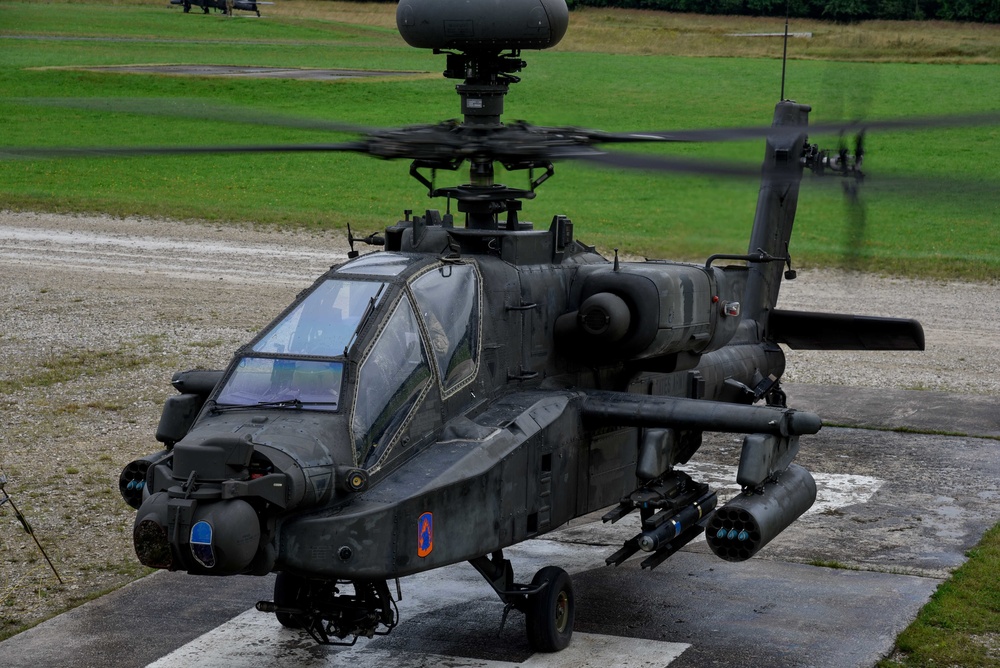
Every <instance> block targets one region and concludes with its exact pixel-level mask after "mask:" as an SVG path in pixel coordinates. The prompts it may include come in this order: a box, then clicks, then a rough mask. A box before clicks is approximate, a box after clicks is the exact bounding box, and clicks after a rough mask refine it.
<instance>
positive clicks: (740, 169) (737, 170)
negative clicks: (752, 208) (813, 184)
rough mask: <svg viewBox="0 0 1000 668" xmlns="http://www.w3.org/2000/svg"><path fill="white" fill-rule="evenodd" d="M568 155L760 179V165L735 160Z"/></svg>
mask: <svg viewBox="0 0 1000 668" xmlns="http://www.w3.org/2000/svg"><path fill="white" fill-rule="evenodd" d="M565 157H567V158H572V159H575V160H583V161H585V162H593V163H596V164H599V165H602V166H605V167H621V168H625V169H638V170H642V171H650V172H671V173H675V174H700V175H704V176H726V177H735V178H740V179H759V178H760V175H761V168H760V165H759V164H758V165H755V166H751V165H743V164H740V163H733V162H728V163H727V162H716V161H711V160H700V159H696V158H684V157H676V156H660V155H638V154H636V153H622V152H609V153H590V154H586V155H579V154H577V155H567V156H565Z"/></svg>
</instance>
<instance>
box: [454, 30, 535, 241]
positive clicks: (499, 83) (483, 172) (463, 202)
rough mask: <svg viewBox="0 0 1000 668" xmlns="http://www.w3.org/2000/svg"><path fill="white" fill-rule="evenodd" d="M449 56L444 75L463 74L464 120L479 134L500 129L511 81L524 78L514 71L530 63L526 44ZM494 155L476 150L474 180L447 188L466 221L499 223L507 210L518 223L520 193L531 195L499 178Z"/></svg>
mask: <svg viewBox="0 0 1000 668" xmlns="http://www.w3.org/2000/svg"><path fill="white" fill-rule="evenodd" d="M447 56H448V64H447V69H446V70H445V71H444V76H445V77H447V78H449V79H461V80H462V83H460V84H458V85H456V86H455V91H456V92H457V93H458V95H459V98H460V99H461V104H462V126H463V127H464V128H466V129H467V130H469V131H472V132H473V133H476V134H479V133H482V134H489V133H494V132H496V131H498V130H500V129H501V128H502V127H503V122H502V121H501V120H500V117H501V116H502V115H503V103H504V97H505V96H506V95H507V91H508V90H509V89H510V84H513V83H517V82H518V81H520V80H521V79H520V78H519V77H516V76H514V75H513V74H512V73H513V72H520V71H521V69H522V68H523V67H525V66H526V65H527V63H525V62H524V61H523V60H521V58H520V50H518V49H511V50H510V52H508V53H502V52H500V51H498V50H488V51H480V50H470V51H462V52H459V53H453V52H447ZM494 161H495V160H494V158H493V157H492V156H489V155H472V156H471V157H469V183H468V184H467V185H465V186H459V187H458V188H454V189H445V191H447V192H445V191H442V192H443V194H446V195H448V196H455V197H456V199H457V200H458V210H459V211H461V212H463V213H465V214H466V227H469V228H472V229H490V230H495V229H498V227H499V215H500V214H501V213H505V212H506V213H507V214H508V223H509V225H513V226H516V222H517V213H516V212H517V211H519V210H520V208H521V202H520V201H519V198H520V197H523V196H525V192H526V191H522V190H514V189H508V188H506V187H505V186H503V185H500V184H497V183H496V182H495V180H494V169H493V163H494ZM529 194H532V193H529Z"/></svg>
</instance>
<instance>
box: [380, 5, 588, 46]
mask: <svg viewBox="0 0 1000 668" xmlns="http://www.w3.org/2000/svg"><path fill="white" fill-rule="evenodd" d="M568 25H569V9H568V8H567V7H566V2H565V0H400V3H399V6H398V7H397V8H396V27H397V28H398V29H399V34H400V35H402V36H403V39H404V40H406V43H407V44H409V45H410V46H415V47H417V48H420V49H457V50H460V51H466V52H471V51H493V52H498V51H502V50H507V49H547V48H549V47H551V46H555V45H556V44H558V43H559V40H561V39H562V38H563V35H565V34H566V28H567V26H568Z"/></svg>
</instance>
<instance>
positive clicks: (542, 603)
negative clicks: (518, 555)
mask: <svg viewBox="0 0 1000 668" xmlns="http://www.w3.org/2000/svg"><path fill="white" fill-rule="evenodd" d="M543 584H544V585H546V586H545V587H544V588H543V589H542V590H541V591H540V592H538V593H537V594H532V595H531V596H529V597H528V602H527V609H526V610H525V616H526V618H527V619H526V620H525V621H526V626H527V631H528V644H529V645H531V648H532V649H533V650H535V651H537V652H558V651H559V650H561V649H565V647H566V646H567V645H569V641H570V638H572V637H573V616H574V610H575V603H574V601H573V583H572V581H570V579H569V574H568V573H566V571H564V570H563V569H561V568H558V567H556V566H546V567H545V568H543V569H542V570H540V571H538V572H537V573H535V577H534V578H533V579H532V581H531V585H532V587H540V586H542V585H543Z"/></svg>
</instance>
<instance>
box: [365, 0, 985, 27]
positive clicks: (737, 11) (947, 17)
mask: <svg viewBox="0 0 1000 668" xmlns="http://www.w3.org/2000/svg"><path fill="white" fill-rule="evenodd" d="M365 1H371V0H365ZM375 1H376V2H397V1H398V0H375ZM566 4H568V5H569V7H570V9H573V8H574V7H621V8H623V9H655V10H659V11H664V12H682V13H687V14H729V15H742V16H784V15H785V11H786V7H787V11H788V15H789V16H791V17H794V18H811V19H825V20H830V21H840V22H842V23H850V22H854V21H866V20H869V19H888V20H895V21H922V20H931V19H936V20H943V21H970V22H975V23H1000V0H566Z"/></svg>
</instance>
